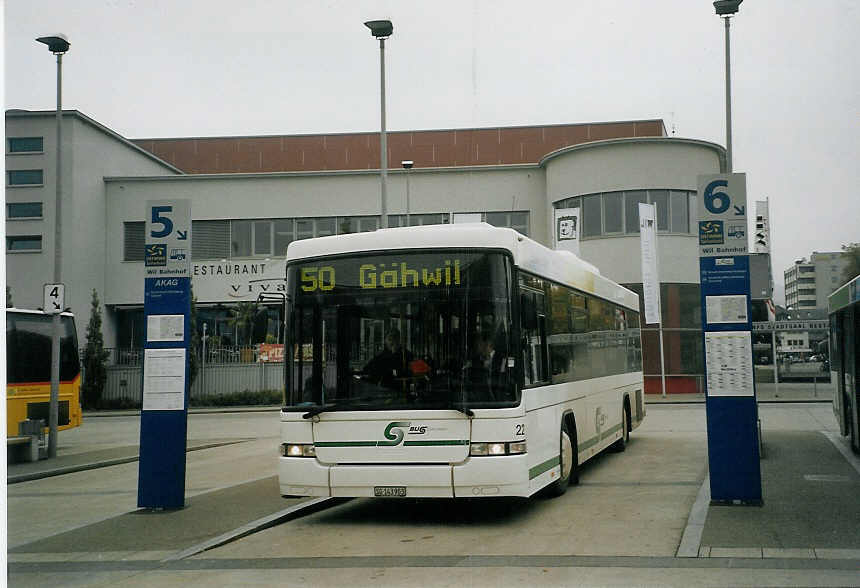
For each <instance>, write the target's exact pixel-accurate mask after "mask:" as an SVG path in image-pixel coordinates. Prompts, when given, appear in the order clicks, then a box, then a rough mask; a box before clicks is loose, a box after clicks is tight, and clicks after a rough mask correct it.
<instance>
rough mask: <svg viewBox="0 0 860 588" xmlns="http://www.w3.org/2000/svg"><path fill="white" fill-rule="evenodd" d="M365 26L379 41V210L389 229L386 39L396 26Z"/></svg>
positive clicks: (377, 23)
mask: <svg viewBox="0 0 860 588" xmlns="http://www.w3.org/2000/svg"><path fill="white" fill-rule="evenodd" d="M364 26H366V27H367V28H369V29H370V34H372V35H373V36H374V37H376V38H377V39H379V85H380V96H381V99H380V111H381V115H380V121H381V130H380V132H379V134H380V140H379V167H380V170H379V174H380V193H379V209H380V214H381V215H382V228H383V229H387V228H388V210H387V202H386V182H387V181H388V142H387V137H386V135H385V39H387V38H388V37H390V36H391V33H393V32H394V25H392V24H391V21H390V20H369V21H367V22H366V23H364Z"/></svg>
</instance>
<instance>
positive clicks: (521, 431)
mask: <svg viewBox="0 0 860 588" xmlns="http://www.w3.org/2000/svg"><path fill="white" fill-rule="evenodd" d="M525 434H526V426H525V425H524V424H519V425H517V432H516V433H514V435H525Z"/></svg>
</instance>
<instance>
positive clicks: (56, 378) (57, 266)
mask: <svg viewBox="0 0 860 588" xmlns="http://www.w3.org/2000/svg"><path fill="white" fill-rule="evenodd" d="M36 41H38V42H39V43H44V44H45V45H47V46H48V50H49V51H50V52H51V53H53V54H54V55H56V56H57V169H56V171H55V172H54V176H55V178H56V179H55V182H56V187H57V194H56V203H55V205H54V208H55V210H54V283H55V284H60V283H61V282H62V280H61V278H62V270H63V264H62V259H63V258H62V251H63V248H62V246H61V243H60V239H61V237H62V234H63V229H62V196H63V187H62V186H63V183H62V181H61V180H62V177H63V173H62V169H63V168H62V152H63V150H62V132H63V129H62V126H63V125H62V117H63V54H64V53H65V52H66V51H68V50H69V41H68V40H67V39H66V37H65V36H64V35H54V36H51V37H39V38H38V39H36ZM61 306H62V305H61ZM47 310H48V308H45V311H47ZM60 311H62V308H61V309H60ZM52 331H53V332H52V337H51V401H50V404H49V406H48V430H49V437H48V457H57V421H58V415H59V406H60V313H59V312H54V318H53V329H52Z"/></svg>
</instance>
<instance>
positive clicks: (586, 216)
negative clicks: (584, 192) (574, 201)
mask: <svg viewBox="0 0 860 588" xmlns="http://www.w3.org/2000/svg"><path fill="white" fill-rule="evenodd" d="M580 216H581V217H582V236H583V237H596V236H598V235H600V232H601V224H602V223H601V221H600V194H594V195H593V196H586V197H584V198H583V199H582V212H581V213H580Z"/></svg>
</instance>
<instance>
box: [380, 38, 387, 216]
mask: <svg viewBox="0 0 860 588" xmlns="http://www.w3.org/2000/svg"><path fill="white" fill-rule="evenodd" d="M379 84H380V94H381V100H380V101H379V103H380V110H381V115H380V120H381V130H380V141H379V166H380V184H381V188H380V198H379V199H380V203H379V204H380V205H379V208H380V209H381V210H380V213H381V214H382V219H381V221H382V228H383V229H387V228H388V196H387V193H386V191H387V186H386V184H387V182H388V142H387V136H386V131H385V39H384V38H382V37H380V39H379Z"/></svg>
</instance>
